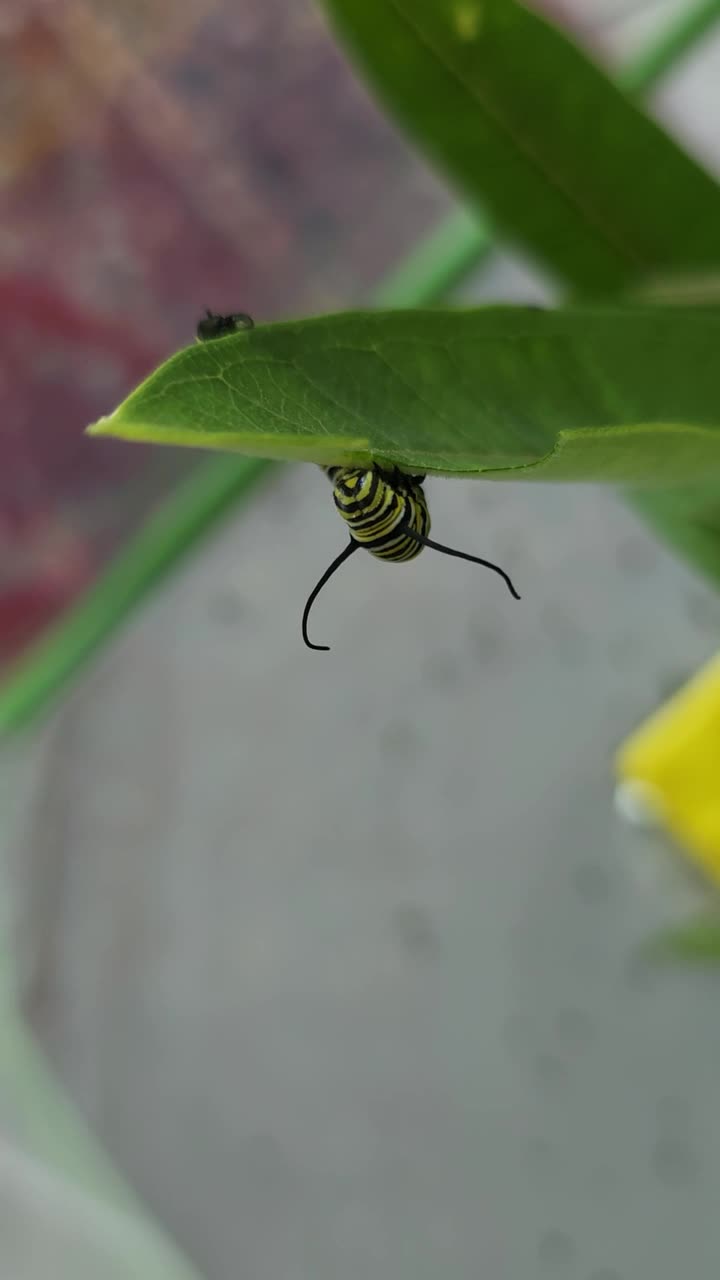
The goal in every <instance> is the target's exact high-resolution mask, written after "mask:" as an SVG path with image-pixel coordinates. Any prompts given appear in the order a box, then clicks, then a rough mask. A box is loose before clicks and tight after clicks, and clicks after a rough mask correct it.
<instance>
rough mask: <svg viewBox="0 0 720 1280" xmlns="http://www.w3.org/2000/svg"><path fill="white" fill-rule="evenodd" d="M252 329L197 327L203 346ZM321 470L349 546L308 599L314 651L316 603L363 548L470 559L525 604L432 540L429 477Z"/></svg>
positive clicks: (231, 321)
mask: <svg viewBox="0 0 720 1280" xmlns="http://www.w3.org/2000/svg"><path fill="white" fill-rule="evenodd" d="M252 327H253V321H252V318H251V317H250V316H248V315H246V314H245V313H244V312H242V311H235V312H233V313H232V314H231V315H216V314H215V312H213V311H206V312H205V315H204V316H203V317H202V319H201V320H200V322H199V323H198V326H197V331H196V336H197V339H198V342H208V341H213V340H214V339H216V338H224V337H226V336H227V335H229V334H233V333H237V332H239V331H240V330H241V329H252ZM322 470H323V471H324V472H325V474H326V475H327V476H328V477H329V479H330V481H331V483H332V487H333V499H334V501H335V506H336V508H337V510H338V511H339V513H340V515H341V516H342V518H343V520H344V522H345V526H346V528H347V530H348V532H349V534H350V541H349V542H348V544H347V546H346V547H345V549H344V550H343V551H341V552H340V554H339V555H338V556H336V557H335V559H334V560H333V562H332V564H331V565H329V567H328V568H327V569H326V570H325V572H324V574H323V575H322V577H321V579H320V581H319V582H318V583H316V585H315V586H314V587H313V589H312V591H311V592H310V595H309V596H308V598H307V601H306V604H305V609H304V611H303V616H302V635H303V640H304V641H305V644H306V645H307V646H308V648H309V649H327V647H328V646H327V645H325V644H313V643H312V641H311V640H310V639H309V637H308V633H307V624H308V618H309V616H310V610H311V608H312V605H313V601H314V600H315V599H316V598H317V596H318V595H319V593H320V591H322V588H323V587H324V586H325V583H326V582H327V581H328V580H329V579H330V578H331V577H332V576H333V574H334V573H335V572H336V571H337V570H338V569H339V568H340V566H341V565H343V564H344V563H345V561H346V560H348V559H349V558H350V556H351V555H353V554H354V553H355V552H356V551H357V550H358V549H359V548H361V547H362V548H364V550H365V551H369V552H370V554H371V555H373V556H377V557H378V558H379V559H380V560H390V561H395V562H396V563H399V562H400V561H406V560H414V559H415V556H419V555H420V552H421V551H422V549H423V547H430V548H431V549H432V550H433V551H440V552H442V554H443V555H446V556H456V557H457V558H458V559H459V560H470V561H472V563H473V564H480V565H484V566H485V568H487V569H492V570H493V572H494V573H497V574H499V575H500V577H501V578H503V580H504V581H505V584H506V586H507V588H508V591H509V592H510V594H511V595H512V596H514V597H515V599H516V600H519V599H520V597H519V595H518V593H517V591H516V590H515V588H514V586H513V584H512V582H511V581H510V578H509V577H508V575H507V574H506V573H505V570H504V569H501V568H500V566H499V565H496V564H493V563H492V561H490V560H483V559H482V558H481V557H480V556H471V555H468V553H467V552H466V551H455V550H454V549H453V548H452V547H444V546H443V545H442V543H440V542H432V541H431V540H430V538H429V537H428V534H429V532H430V512H429V511H428V505H427V499H426V497H425V494H424V492H423V481H424V479H425V477H424V476H409V475H406V474H405V473H404V472H403V471H398V470H397V468H393V469H392V470H388V469H385V468H383V467H379V466H369V467H323V468H322Z"/></svg>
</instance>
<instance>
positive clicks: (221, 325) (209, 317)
mask: <svg viewBox="0 0 720 1280" xmlns="http://www.w3.org/2000/svg"><path fill="white" fill-rule="evenodd" d="M254 328H255V324H254V321H253V318H252V316H248V315H246V314H245V312H244V311H234V312H233V313H232V315H229V316H220V315H217V314H216V313H215V312H214V311H207V310H206V312H205V315H204V316H203V318H202V320H200V322H199V323H198V327H197V329H196V330H195V333H196V337H197V338H198V340H199V341H200V342H207V341H208V340H209V339H210V338H226V337H227V336H228V334H229V333H238V331H239V330H240V329H254Z"/></svg>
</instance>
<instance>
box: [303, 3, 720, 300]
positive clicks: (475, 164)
mask: <svg viewBox="0 0 720 1280" xmlns="http://www.w3.org/2000/svg"><path fill="white" fill-rule="evenodd" d="M325 7H326V8H327V10H328V11H329V13H330V15H331V18H332V19H333V21H334V24H335V25H336V27H337V28H338V31H339V32H340V34H341V35H342V36H343V37H344V38H345V40H346V42H347V44H348V46H349V47H350V49H351V50H352V51H353V53H354V54H355V56H356V60H357V61H358V62H359V63H360V65H361V66H362V68H363V69H364V71H365V73H366V75H367V78H368V79H369V81H370V82H371V83H372V85H373V86H374V87H375V89H376V90H377V92H378V95H379V97H380V98H381V99H382V101H383V102H384V103H385V104H386V105H387V106H388V107H389V108H390V110H391V111H392V112H393V113H394V114H395V116H396V117H397V119H398V120H399V121H400V122H401V123H402V124H403V125H404V126H405V128H406V129H407V131H408V132H409V133H410V134H411V136H412V137H413V138H414V139H415V140H416V141H417V142H418V143H419V144H420V145H421V146H422V147H423V148H424V149H425V151H426V152H427V154H428V156H429V157H430V158H431V159H432V160H433V161H434V162H435V163H436V164H437V166H438V167H439V168H440V169H441V170H442V171H444V173H445V174H446V175H447V176H448V177H449V178H450V180H451V181H452V182H453V183H454V185H455V186H456V188H458V189H459V190H460V191H461V192H462V193H463V194H464V195H465V196H466V197H469V198H470V200H471V201H474V202H480V203H481V206H482V208H483V209H486V210H489V211H490V213H491V214H492V215H493V216H494V217H495V218H496V219H497V222H498V225H499V228H500V230H501V231H502V233H503V235H507V236H508V237H510V238H513V239H515V240H516V241H517V242H519V243H520V244H521V245H522V246H524V247H525V249H526V250H528V251H529V252H530V254H531V255H533V256H535V257H536V258H537V259H538V260H540V261H541V262H542V263H543V264H544V265H545V267H547V268H549V269H550V270H552V271H553V272H555V273H556V274H557V275H558V276H559V277H560V278H562V279H563V280H564V281H566V282H567V283H569V284H572V285H574V286H575V287H576V289H579V290H582V291H585V292H586V293H594V294H603V293H613V292H615V293H617V292H619V291H620V290H621V289H622V288H623V287H624V286H626V285H627V284H630V283H632V282H634V281H636V280H639V279H642V278H643V277H644V276H646V275H649V274H656V273H657V272H659V271H661V270H662V269H663V268H665V267H670V268H673V269H680V270H683V269H687V270H691V269H693V268H695V269H697V268H705V267H709V266H717V264H718V263H720V188H718V186H717V184H716V183H715V182H714V181H713V179H712V178H711V177H709V175H708V174H707V173H705V172H704V171H703V170H702V169H701V168H700V166H699V165H697V164H696V163H695V162H694V161H693V160H691V159H690V158H689V157H688V156H687V155H686V154H685V153H684V152H683V151H682V150H681V149H680V148H679V147H678V146H677V145H676V144H675V143H674V142H673V141H672V140H671V139H670V138H669V137H668V136H667V135H666V134H664V133H663V131H662V130H661V129H660V128H659V127H658V126H657V125H655V124H654V123H653V122H652V121H650V120H649V119H648V118H647V117H646V116H645V115H643V113H642V112H641V111H640V110H639V109H638V108H637V107H636V106H635V105H634V103H633V102H632V101H631V100H630V99H629V98H628V97H626V96H625V95H624V94H623V93H622V91H621V90H620V89H618V88H617V86H616V85H614V84H613V83H612V82H611V81H610V80H609V79H608V78H607V77H606V76H605V75H604V74H603V73H602V72H601V71H600V70H599V69H598V68H597V67H596V66H595V65H594V64H593V63H592V62H591V61H590V60H589V59H588V58H586V57H585V56H584V54H583V53H581V52H580V51H579V50H578V49H577V48H576V47H575V46H574V45H573V44H571V43H570V41H569V40H568V39H566V37H565V36H564V35H562V34H561V33H560V32H559V31H557V30H556V29H555V28H553V27H551V26H550V25H549V24H548V23H547V22H546V21H545V20H544V19H543V18H541V17H540V16H539V15H537V14H535V13H532V12H531V11H530V10H528V9H526V8H524V7H523V6H522V5H520V4H516V3H514V0H325Z"/></svg>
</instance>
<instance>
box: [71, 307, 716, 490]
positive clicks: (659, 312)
mask: <svg viewBox="0 0 720 1280" xmlns="http://www.w3.org/2000/svg"><path fill="white" fill-rule="evenodd" d="M719 350H720V309H712V310H711V309H709V308H707V307H700V308H696V309H695V308H681V307H672V308H652V307H650V308H646V307H638V308H589V307H585V308H567V309H564V310H558V311H543V310H541V309H535V308H529V307H508V306H502V307H486V308H481V309H474V310H458V311H442V310H432V311H398V312H391V311H388V312H377V313H373V312H357V313H352V312H351V313H345V314H341V315H334V316H326V317H319V318H316V319H312V320H305V321H301V322H297V323H283V324H274V325H267V326H263V327H260V328H257V329H254V330H250V331H245V332H243V333H240V334H236V335H233V336H231V337H227V338H221V339H219V340H216V341H213V342H206V343H197V344H195V345H194V346H192V347H189V348H187V349H186V350H183V351H181V352H179V353H178V354H177V355H175V356H173V357H172V358H171V359H170V360H168V361H167V362H166V363H165V364H163V365H161V367H160V368H159V369H157V370H156V372H155V373H153V374H151V376H150V377H149V378H148V379H147V381H146V382H144V383H143V384H142V386H140V387H139V388H138V389H137V391H135V392H133V393H132V394H131V395H130V396H129V397H128V399H127V400H125V401H124V403H123V404H122V405H120V407H119V408H118V409H116V410H115V412H114V413H113V414H111V415H110V416H109V417H107V418H101V419H100V421H99V422H97V423H95V424H94V425H93V426H92V427H90V428H89V431H90V433H91V434H93V435H109V436H118V437H121V438H123V439H126V440H140V441H146V442H149V443H154V444H174V445H178V444H179V445H190V446H195V447H199V448H206V449H225V450H231V451H237V452H240V453H246V454H253V455H256V456H260V457H268V458H286V459H293V458H295V459H297V458H301V459H305V460H307V461H311V462H318V463H321V464H329V463H339V464H365V463H369V462H371V461H374V462H377V463H380V464H384V465H395V466H398V467H401V468H402V469H404V470H406V471H410V472H430V473H436V474H444V475H479V474H482V473H485V474H489V475H491V476H492V477H493V478H508V477H510V478H523V479H540V480H593V481H609V482H613V483H617V484H633V485H643V484H648V483H650V484H655V485H668V484H670V483H672V484H674V485H678V484H682V483H684V482H688V483H689V482H692V481H694V480H697V479H698V478H703V479H704V480H708V479H709V478H710V477H711V476H712V474H713V473H717V475H718V477H720V360H718V358H717V352H718V351H719Z"/></svg>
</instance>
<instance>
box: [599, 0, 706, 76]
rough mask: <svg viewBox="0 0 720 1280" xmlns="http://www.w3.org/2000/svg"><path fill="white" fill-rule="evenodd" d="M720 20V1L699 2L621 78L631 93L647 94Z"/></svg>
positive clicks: (671, 26)
mask: <svg viewBox="0 0 720 1280" xmlns="http://www.w3.org/2000/svg"><path fill="white" fill-rule="evenodd" d="M718 18H720V0H699V3H698V4H694V5H690V6H689V7H688V8H687V9H685V10H684V11H683V13H681V14H680V15H679V16H678V17H677V18H676V19H675V21H674V22H671V23H670V25H669V26H668V28H667V30H666V31H664V32H663V33H662V35H661V36H660V37H659V39H657V40H656V41H654V43H653V44H651V45H650V46H649V48H647V49H645V50H643V52H642V53H640V54H639V55H638V56H637V57H636V58H634V59H633V60H632V62H630V63H629V64H628V65H627V66H626V67H625V68H624V70H620V71H619V72H618V75H617V79H618V83H619V84H620V85H621V86H622V88H623V89H625V90H626V91H627V92H628V93H647V91H648V90H649V89H652V88H653V87H654V86H655V85H656V84H657V82H658V80H660V79H661V77H662V76H664V75H665V74H666V73H667V72H668V71H671V70H673V69H674V68H675V67H676V66H677V65H678V63H679V62H680V61H681V60H682V59H683V58H684V57H685V54H687V53H689V52H690V50H691V49H693V48H694V47H695V46H696V45H697V43H698V41H699V40H700V39H701V38H702V37H703V36H704V35H706V34H707V32H708V31H709V30H710V29H711V27H713V26H714V24H715V23H716V22H717V20H718Z"/></svg>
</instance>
